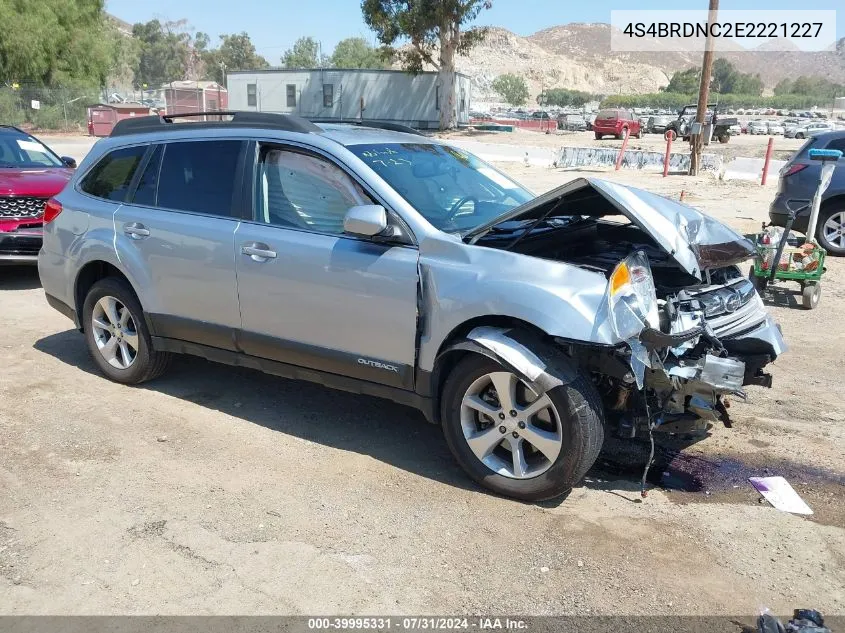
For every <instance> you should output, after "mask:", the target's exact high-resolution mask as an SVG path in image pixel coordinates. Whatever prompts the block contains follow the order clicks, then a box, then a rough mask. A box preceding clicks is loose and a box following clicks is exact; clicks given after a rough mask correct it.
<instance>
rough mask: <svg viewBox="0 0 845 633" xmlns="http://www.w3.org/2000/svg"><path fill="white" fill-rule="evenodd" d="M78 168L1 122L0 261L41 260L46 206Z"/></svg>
mask: <svg viewBox="0 0 845 633" xmlns="http://www.w3.org/2000/svg"><path fill="white" fill-rule="evenodd" d="M75 167H76V161H75V160H74V159H73V158H70V157H69V156H64V157H59V156H57V155H56V153H55V152H53V150H51V149H50V148H48V147H47V146H46V145H44V144H43V143H42V142H41V141H39V140H38V139H37V138H35V137H34V136H30V135H29V134H27V133H26V132H24V131H23V130H19V129H18V128H16V127H12V126H8V125H0V264H36V263H37V262H38V251H39V250H40V249H41V227H42V225H43V222H44V205H45V204H46V202H47V200H48V199H49V198H51V197H52V196H54V195H56V194H57V193H59V192H60V191H61V190H62V189H63V188H64V186H65V185H66V184H67V181H68V180H70V177H71V176H72V175H73V169H74V168H75Z"/></svg>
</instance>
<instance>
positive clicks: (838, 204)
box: [769, 130, 845, 256]
mask: <svg viewBox="0 0 845 633" xmlns="http://www.w3.org/2000/svg"><path fill="white" fill-rule="evenodd" d="M812 148H815V149H838V150H840V151H841V152H845V130H837V131H835V132H826V133H825V134H819V135H817V136H812V137H810V138H809V139H807V142H806V143H804V145H803V146H802V147H801V149H800V150H798V152H796V153H795V155H794V156H793V157H792V158H791V159H790V160H789V162H787V163H786V165H784V167H783V169H781V171H780V180H779V183H778V192H777V195H776V196H775V199H774V201H773V202H772V204H771V206H770V207H769V218H770V220H771V222H772V224H774V225H775V226H786V220H787V218H788V216H789V208H790V207H791V208H793V209H795V208H800V207H802V206H807V208H805V209H803V210H802V211H801V212H800V213H799V214H798V216H797V217H796V219H795V224H794V225H793V228H794V229H795V230H797V231H803V232H806V231H807V222H808V221H809V219H810V209H809V206H808V205H809V204H810V201H811V200H812V199H813V195H814V194H815V192H816V187H817V186H818V183H819V174H820V172H821V163H819V162H816V161H812V160H810V157H809V156H808V152H809V151H810V149H812ZM842 162H845V161H842ZM842 162H840V163H839V164H838V165H837V167H836V170H835V171H834V172H833V178H832V180H831V182H830V187H828V189H827V191H826V192H825V193H824V196H823V197H822V206H821V210H820V211H819V221H818V224H817V228H816V238H817V239H818V241H819V244H820V245H821V246H822V247H823V248H824V249H825V250H827V252H828V253H830V254H832V255H840V256H841V255H845V164H842ZM787 203H788V204H789V207H787Z"/></svg>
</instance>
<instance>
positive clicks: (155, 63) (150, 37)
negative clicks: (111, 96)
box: [132, 20, 192, 87]
mask: <svg viewBox="0 0 845 633" xmlns="http://www.w3.org/2000/svg"><path fill="white" fill-rule="evenodd" d="M180 27H181V24H180V23H179V22H165V23H164V24H162V23H161V22H160V21H159V20H151V21H149V22H146V23H143V24H142V23H139V24H135V25H133V27H132V35H133V37H135V38H136V39H137V40H138V42H139V43H140V48H141V54H140V55H139V58H138V67H137V69H136V70H135V81H136V83H137V84H138V85H143V84H147V85H148V86H150V87H153V86H155V87H158V86H161V85H162V84H164V83H167V82H170V81H176V80H180V79H185V78H186V77H187V75H188V72H187V68H188V65H189V63H190V61H191V60H190V57H191V53H192V50H191V49H192V47H191V41H190V40H191V38H190V36H186V34H185V33H182V32H179V29H180Z"/></svg>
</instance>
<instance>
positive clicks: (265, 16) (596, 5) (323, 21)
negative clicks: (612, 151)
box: [106, 0, 845, 65]
mask: <svg viewBox="0 0 845 633" xmlns="http://www.w3.org/2000/svg"><path fill="white" fill-rule="evenodd" d="M801 6H803V5H801V3H796V2H795V0H722V1H721V2H720V8H722V9H761V8H765V9H769V10H771V9H792V10H795V9H799V8H800V7H801ZM633 8H636V9H706V8H707V2H706V0H695V1H693V0H661V1H654V0H622V1H618V0H617V1H608V0H593V1H592V2H590V1H584V0H493V8H492V9H490V10H489V11H483V12H482V14H481V16H479V19H478V24H487V25H492V26H501V27H504V28H506V29H509V30H511V31H513V32H514V33H517V34H518V35H530V34H531V33H534V32H536V31H539V30H541V29H544V28H547V27H550V26H557V25H559V24H566V23H567V22H608V23H609V22H610V11H611V10H612V9H633ZM812 8H813V9H840V10H839V11H838V12H837V16H836V17H837V29H836V30H837V37H843V36H845V5H843V4H842V0H814V2H813V3H812ZM106 9H107V10H108V11H109V12H110V13H112V14H113V15H115V16H116V17H118V18H120V19H121V20H124V21H126V22H130V23H135V22H146V21H148V20H152V19H155V18H158V19H160V20H162V21H165V20H179V19H183V18H184V19H187V20H188V23H189V24H190V25H191V27H193V28H194V29H195V30H197V31H204V32H206V33H208V34H209V35H211V36H212V40H214V38H215V37H216V36H218V35H220V34H221V33H239V32H241V31H246V32H247V33H249V35H250V37H251V38H252V41H253V43H254V44H255V46H256V48H257V49H258V52H259V53H260V54H261V55H263V56H264V57H265V58H267V61H269V62H270V64H271V65H278V64H279V58H280V57H281V55H282V53H283V52H284V51H285V49H287V48H290V46H291V45H292V44H293V42H294V41H295V40H296V39H297V38H298V37H302V36H305V35H310V36H312V37H315V38H316V39H318V40H320V41H321V43H322V45H323V52H324V53H326V54H330V53H331V51H332V49H333V48H334V45H335V44H337V42H338V41H340V40H342V39H343V38H345V37H351V36H363V37H366V38H367V39H370V40H373V41H374V36H373V34H372V33H371V32H370V31H369V30H368V29H367V27H366V25H365V24H364V21H363V20H362V19H361V3H360V1H359V0H310V1H309V0H106Z"/></svg>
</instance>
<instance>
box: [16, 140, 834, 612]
mask: <svg viewBox="0 0 845 633" xmlns="http://www.w3.org/2000/svg"><path fill="white" fill-rule="evenodd" d="M497 140H498V139H497ZM501 167H502V169H504V170H507V171H509V172H511V173H513V174H514V175H515V176H516V177H517V178H518V179H520V180H522V181H523V182H525V183H526V184H527V185H529V186H531V187H532V188H533V189H534V190H535V191H538V192H540V191H544V190H546V189H549V188H551V187H553V186H556V185H558V184H561V183H562V182H564V181H566V180H568V179H571V178H573V177H579V176H583V175H602V174H595V173H579V172H564V171H559V170H549V169H542V168H527V167H523V166H521V165H518V164H504V165H502V166H501ZM603 175H604V176H607V177H611V178H614V179H617V180H621V181H623V182H636V183H638V184H639V185H640V186H644V187H646V188H650V189H653V190H655V191H659V192H661V193H664V194H666V195H671V196H677V195H680V191H681V190H682V189H683V190H684V191H685V192H686V193H685V195H687V196H688V198H687V199H688V200H689V202H690V203H691V204H693V205H696V206H700V207H702V208H703V209H705V210H706V211H708V212H710V213H712V214H714V215H716V216H718V217H721V218H723V219H725V220H727V221H728V222H730V223H732V224H734V225H735V226H737V227H738V228H740V229H743V230H753V229H755V228H757V227H758V226H759V221H760V220H762V219H763V218H765V210H766V205H767V204H768V201H769V200H770V199H771V196H772V195H773V193H774V189H773V187H771V186H768V187H765V188H764V187H759V186H756V185H754V184H750V183H737V182H732V183H720V182H718V181H715V180H712V179H710V178H709V177H701V178H695V179H692V178H686V177H672V178H668V179H665V180H664V179H662V178H660V177H659V176H656V175H652V174H639V173H626V172H620V173H605V174H603ZM843 280H845V262H842V261H841V260H829V270H828V272H827V275H826V277H825V283H824V293H823V296H822V300H821V303H820V305H819V307H818V309H816V310H815V311H813V312H807V311H804V310H801V309H800V308H797V307H796V306H795V304H794V301H795V297H794V294H790V291H791V290H794V287H793V288H788V289H787V288H784V289H778V290H777V291H776V292H774V293H772V294H770V296H769V297H768V299H767V302H768V303H769V304H770V305H771V310H772V312H773V314H774V315H775V317H776V318H777V319H778V321H779V322H780V323H781V324H782V326H783V329H784V334H785V336H786V339H787V341H788V343H789V344H790V347H791V350H790V351H789V352H788V353H787V354H786V355H784V356H783V357H782V359H779V360H778V362H777V363H776V364H775V365H774V366H773V369H772V373H773V374H774V378H775V386H774V388H773V389H771V390H765V389H761V388H755V387H752V388H750V389H749V398H748V401H747V402H740V401H734V402H733V406H732V408H731V411H732V415H733V417H734V419H735V426H734V428H733V429H725V428H716V429H714V431H713V434H712V436H711V437H710V438H708V439H705V440H704V441H702V442H699V443H697V444H694V445H692V446H688V447H685V448H683V450H681V451H680V453H679V454H677V455H675V453H668V456H667V457H666V460H665V461H668V459H669V458H670V457H672V456H673V455H675V457H674V459H673V460H672V462H671V463H670V464H668V465H667V466H665V468H662V469H659V470H661V471H663V470H665V471H666V472H667V473H668V474H667V475H666V476H665V477H664V481H665V482H666V483H667V484H670V483H671V482H672V481H674V480H681V481H683V482H684V484H683V485H682V486H680V487H681V488H682V490H676V489H662V488H659V487H657V488H654V489H653V490H652V491H651V492H650V494H649V496H648V497H647V498H646V499H645V500H641V499H640V496H639V481H638V480H639V474H640V473H639V470H636V469H631V470H630V471H625V469H621V470H616V471H614V470H613V469H611V468H608V467H604V469H600V468H596V469H594V470H593V471H592V472H590V473H589V475H588V476H587V478H586V480H585V482H584V483H583V485H582V486H579V487H577V488H576V489H575V490H573V492H572V493H571V494H570V495H569V496H568V497H566V498H565V499H561V500H557V501H555V502H552V503H544V504H522V503H517V502H514V501H510V500H506V499H501V498H498V497H495V496H492V495H488V494H486V493H485V492H483V491H482V490H480V489H478V488H477V487H476V486H475V485H473V484H472V483H471V482H470V481H469V480H468V479H467V478H466V477H465V476H464V475H463V473H462V471H460V469H459V468H458V467H457V465H456V464H455V463H454V462H453V460H452V458H451V456H450V455H449V453H448V450H447V448H446V446H445V443H444V442H443V440H442V437H441V434H440V431H439V429H437V428H436V427H434V426H431V425H428V424H426V423H425V422H424V421H423V419H422V417H421V416H420V415H419V414H417V413H415V412H414V411H412V410H410V409H406V408H403V407H401V406H398V405H394V404H391V403H389V402H386V401H381V400H377V399H373V398H368V397H363V396H355V395H350V394H344V393H339V392H333V391H329V390H327V389H324V388H322V387H319V386H316V385H311V384H307V383H297V382H292V381H286V380H282V379H278V378H274V377H271V376H266V375H262V374H259V373H257V372H253V371H249V370H241V369H234V368H230V367H225V366H219V365H214V364H212V363H210V362H206V361H203V360H199V359H192V358H184V359H180V360H179V361H178V362H177V363H176V364H175V365H174V366H173V368H172V370H171V371H170V373H169V374H167V375H166V376H164V377H163V378H161V379H159V380H157V381H155V382H152V383H149V384H147V385H144V386H143V387H139V388H130V387H125V386H121V385H117V384H114V383H111V382H109V381H107V380H105V379H104V378H102V377H101V376H100V375H99V374H98V373H97V371H96V369H95V367H94V365H93V362H92V361H91V360H89V357H88V355H87V351H86V349H85V345H84V343H83V340H82V337H81V336H80V335H79V334H78V333H76V332H75V331H73V330H72V329H71V324H70V322H69V321H68V320H66V319H65V318H64V317H62V316H61V315H59V314H58V313H57V312H55V311H53V310H52V309H50V308H49V307H48V306H47V305H46V303H45V301H44V297H43V292H42V290H41V289H40V287H39V284H38V277H37V274H36V273H35V272H34V271H33V270H31V269H20V268H0V302H2V310H0V364H2V367H3V368H4V371H3V379H2V381H0V456H1V457H2V459H0V613H3V614H24V613H26V614H47V613H50V614H124V613H126V614H140V613H144V614H189V613H190V614H277V613H278V614H315V613H321V614H333V613H337V614H349V613H357V614H372V613H379V614H408V613H484V614H503V615H504V614H515V613H518V614H525V615H541V614H613V615H621V614H625V615H633V614H664V613H672V614H687V615H704V614H709V615H715V614H748V615H751V614H754V613H756V612H757V611H758V609H759V608H760V607H761V606H767V607H769V608H771V609H772V610H774V611H775V612H777V613H790V612H791V610H792V609H793V608H796V607H812V608H817V609H819V610H821V611H822V612H823V613H825V615H836V614H840V615H842V614H845V486H843V483H845V463H843V446H845V442H843V439H845V412H843V410H842V406H841V397H840V390H841V381H842V375H843V371H842V370H843V362H842V356H843V350H845V340H843V339H842V337H841V336H838V335H837V334H835V333H836V332H837V331H839V330H840V329H841V322H840V321H839V318H840V315H841V314H842V313H843V310H845V291H843V290H842V287H841V286H840V284H841V283H842V282H843ZM755 474H784V475H786V476H787V477H788V479H789V480H790V481H791V482H792V483H793V485H794V486H795V487H796V489H797V490H798V491H799V492H800V494H801V495H802V496H803V497H804V499H805V500H806V501H807V502H808V503H809V504H810V506H811V507H813V509H814V510H815V512H816V513H815V514H814V515H813V516H812V517H809V518H802V517H798V516H793V515H789V514H785V513H782V512H779V511H777V510H775V509H774V508H772V507H770V506H769V505H768V504H766V503H761V502H760V499H759V497H758V495H757V494H756V493H755V492H754V491H753V489H751V488H750V486H749V484H748V483H747V481H746V477H747V476H749V475H755ZM656 479H657V480H659V479H661V473H660V472H657V473H656Z"/></svg>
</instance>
